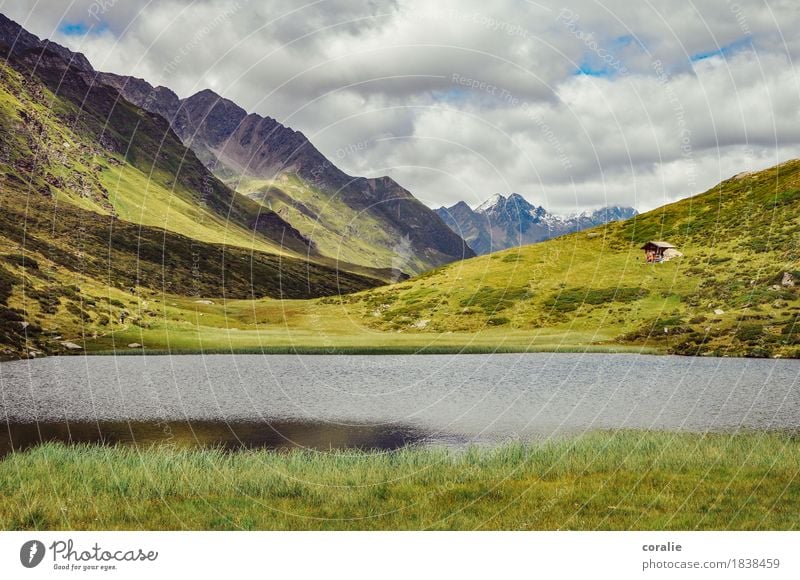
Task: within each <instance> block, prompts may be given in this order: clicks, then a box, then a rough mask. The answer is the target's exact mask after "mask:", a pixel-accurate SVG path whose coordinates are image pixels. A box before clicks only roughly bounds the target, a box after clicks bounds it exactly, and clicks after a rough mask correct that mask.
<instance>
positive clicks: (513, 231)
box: [436, 193, 636, 254]
mask: <svg viewBox="0 0 800 580" xmlns="http://www.w3.org/2000/svg"><path fill="white" fill-rule="evenodd" d="M436 212H437V213H438V214H439V217H441V218H442V220H443V221H444V222H445V223H446V224H447V225H448V226H449V227H450V228H451V229H452V230H453V231H454V232H456V233H458V234H459V235H461V237H463V238H464V240H465V241H466V242H467V244H468V245H469V246H470V247H471V248H472V249H473V250H474V251H475V253H477V254H488V253H491V252H496V251H499V250H504V249H506V248H511V247H514V246H520V245H525V244H533V243H536V242H541V241H544V240H549V239H551V238H554V237H557V236H561V235H564V234H568V233H571V232H577V231H580V230H584V229H587V228H591V227H594V226H597V225H601V224H604V223H608V222H611V221H617V220H624V219H628V218H630V217H633V216H634V215H636V210H634V209H633V208H630V207H616V206H614V207H606V208H602V209H598V210H595V211H590V212H583V213H580V214H576V215H571V216H559V215H556V214H552V213H550V212H548V211H547V210H546V209H545V208H543V207H542V206H536V205H533V204H531V203H530V202H528V201H527V200H526V199H525V198H524V197H522V196H521V195H519V194H518V193H512V194H511V195H509V196H508V197H506V196H503V195H500V194H496V195H493V196H492V197H491V198H489V199H488V200H486V201H485V202H484V203H482V204H481V205H479V206H478V207H476V208H475V209H474V210H473V209H472V208H470V207H469V206H468V205H467V204H466V203H464V202H463V201H460V202H458V203H457V204H455V205H453V206H451V207H441V208H439V209H437V210H436Z"/></svg>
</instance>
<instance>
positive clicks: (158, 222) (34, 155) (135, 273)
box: [0, 51, 385, 356]
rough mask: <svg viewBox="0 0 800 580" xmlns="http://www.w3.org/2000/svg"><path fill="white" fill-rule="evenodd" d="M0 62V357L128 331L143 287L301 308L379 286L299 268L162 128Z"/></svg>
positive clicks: (41, 57) (303, 251)
mask: <svg viewBox="0 0 800 580" xmlns="http://www.w3.org/2000/svg"><path fill="white" fill-rule="evenodd" d="M4 56H5V58H6V59H8V60H7V61H6V62H5V63H2V64H0V190H1V191H2V195H1V196H0V211H1V212H2V213H1V214H0V356H17V355H24V354H27V353H28V352H30V351H31V350H32V351H34V352H35V351H40V352H59V351H62V350H64V345H63V342H65V341H67V340H69V341H70V342H75V341H77V342H81V341H82V340H83V338H84V337H86V336H89V337H93V336H96V335H102V334H104V333H107V332H112V331H113V330H119V329H124V328H127V327H128V326H130V325H131V324H134V323H138V322H141V316H144V315H143V314H141V313H140V312H139V310H140V304H141V300H142V298H141V293H142V292H143V291H145V290H147V291H150V292H156V291H161V292H162V293H167V294H171V295H182V296H188V297H200V296H214V297H217V296H227V297H234V298H250V297H256V298H258V297H263V296H271V297H275V298H309V297H315V296H325V295H330V294H336V293H340V292H352V291H355V290H359V289H363V288H367V287H372V286H375V285H376V284H378V282H377V281H376V280H375V279H374V278H373V277H369V271H368V270H367V271H366V272H365V273H366V274H367V275H359V274H352V273H348V272H346V271H341V270H340V269H338V268H335V267H333V266H335V265H336V264H333V263H332V262H331V261H330V260H329V259H327V258H324V257H319V261H312V262H309V261H308V260H307V256H308V255H309V254H310V255H311V258H312V260H313V259H314V257H315V255H314V252H313V249H311V248H309V246H308V243H307V240H306V239H305V238H304V237H303V236H302V235H300V234H299V233H298V232H297V231H296V230H295V229H294V228H292V227H291V226H289V225H288V224H287V223H286V222H284V221H283V220H282V219H281V218H280V217H279V216H278V215H277V214H275V213H274V212H271V211H268V210H265V209H264V208H263V207H261V206H260V205H259V204H257V203H255V202H253V201H251V200H250V199H248V198H246V197H245V196H242V195H239V194H236V193H235V192H233V191H232V190H230V189H229V188H228V187H226V186H225V185H224V184H222V183H221V182H220V181H219V180H217V179H216V178H215V177H214V176H213V175H211V173H210V172H209V171H208V170H207V169H206V168H205V167H204V166H203V165H202V164H201V163H200V162H199V161H198V160H197V159H196V157H195V156H194V154H193V153H191V151H189V150H188V149H186V148H185V147H184V146H183V145H182V144H181V143H180V141H179V140H178V139H177V137H176V136H175V135H174V134H173V133H172V131H171V130H170V128H169V126H168V125H167V124H166V122H165V121H164V120H163V119H162V118H161V117H159V116H157V115H153V114H150V113H147V112H145V111H143V110H141V109H138V108H136V107H135V106H133V105H131V104H129V103H127V102H126V101H124V100H123V99H121V98H120V97H119V95H118V94H117V93H115V92H114V91H113V90H112V89H109V88H108V87H97V86H94V85H93V84H92V83H91V82H87V81H86V79H85V78H84V76H85V75H84V73H82V72H81V71H76V70H73V69H72V67H68V66H67V65H66V63H65V61H64V60H63V59H61V58H60V57H59V56H58V55H56V54H52V53H48V52H46V51H45V52H41V51H33V52H30V51H28V52H23V53H22V54H17V55H11V54H9V53H8V52H7V51H6V52H5V54H4ZM362 270H366V269H362ZM384 274H385V273H384ZM56 337H61V338H56Z"/></svg>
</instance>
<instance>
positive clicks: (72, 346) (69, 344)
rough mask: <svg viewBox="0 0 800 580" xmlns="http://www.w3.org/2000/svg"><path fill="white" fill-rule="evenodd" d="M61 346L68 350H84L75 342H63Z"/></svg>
mask: <svg viewBox="0 0 800 580" xmlns="http://www.w3.org/2000/svg"><path fill="white" fill-rule="evenodd" d="M61 346H63V347H64V348H66V349H67V350H83V347H82V346H81V345H79V344H75V343H74V342H70V341H68V340H65V341H64V342H62V343H61Z"/></svg>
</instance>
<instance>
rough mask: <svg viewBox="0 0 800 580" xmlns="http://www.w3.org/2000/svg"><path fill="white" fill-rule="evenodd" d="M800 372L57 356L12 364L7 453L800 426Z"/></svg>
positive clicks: (726, 364)
mask: <svg viewBox="0 0 800 580" xmlns="http://www.w3.org/2000/svg"><path fill="white" fill-rule="evenodd" d="M799 378H800V362H798V361H791V360H759V359H712V358H682V357H655V356H637V355H605V354H544V353H542V354H516V355H515V354H502V355H441V356H440V355H424V356H421V355H417V356H316V355H315V356H292V355H269V356H260V355H212V356H200V355H182V356H173V357H170V356H149V355H141V356H122V357H116V358H115V357H99V356H86V357H64V358H58V357H54V358H46V359H39V360H34V361H17V362H11V363H2V364H0V395H1V397H0V412H2V414H3V416H4V417H5V419H6V420H7V423H8V429H7V431H6V433H4V434H3V436H1V437H0V453H2V452H3V450H2V449H3V448H4V449H6V450H7V449H9V448H10V447H11V445H12V442H13V445H14V446H15V447H18V448H23V447H27V446H30V445H31V444H34V443H36V442H38V441H40V440H42V439H44V440H62V441H68V440H72V441H84V442H106V443H128V442H135V443H137V444H151V443H154V442H163V441H164V440H166V441H169V442H171V443H175V444H180V445H218V446H221V447H223V448H227V449H237V448H241V447H265V448H277V449H283V448H293V447H310V448H314V449H329V448H342V447H359V448H365V449H395V448H397V447H401V446H404V445H408V444H419V443H434V444H435V443H440V444H447V445H464V444H468V443H472V442H474V443H489V444H491V443H494V442H498V441H506V440H509V439H514V440H531V439H540V438H545V437H549V436H554V435H559V434H568V433H578V432H584V431H587V430H596V429H622V428H625V429H669V430H690V431H727V430H735V429H739V428H747V429H792V430H796V429H798V427H800V393H799V392H798V379H799Z"/></svg>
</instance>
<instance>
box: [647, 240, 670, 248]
mask: <svg viewBox="0 0 800 580" xmlns="http://www.w3.org/2000/svg"><path fill="white" fill-rule="evenodd" d="M647 246H655V247H656V248H663V249H665V250H666V249H668V248H674V247H675V246H673V245H672V244H670V243H669V242H655V241H651V242H647V243H646V244H645V245H644V246H642V249H643V250H644V249H645V248H646V247H647Z"/></svg>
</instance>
